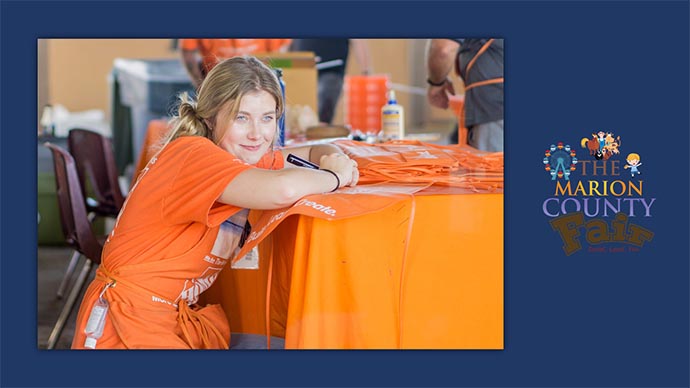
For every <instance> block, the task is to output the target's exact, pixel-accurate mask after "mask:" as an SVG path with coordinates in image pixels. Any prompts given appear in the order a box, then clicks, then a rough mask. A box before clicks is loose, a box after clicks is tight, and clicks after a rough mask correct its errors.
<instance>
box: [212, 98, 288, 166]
mask: <svg viewBox="0 0 690 388" xmlns="http://www.w3.org/2000/svg"><path fill="white" fill-rule="evenodd" d="M277 125H278V122H277V117H276V100H275V99H274V98H273V96H272V95H270V94H269V93H268V92H266V91H263V90H260V91H255V92H250V93H248V94H246V95H245V96H244V97H242V100H240V107H239V110H238V112H237V114H236V115H235V117H229V110H228V109H222V110H221V112H220V113H219V114H218V116H217V119H216V131H214V132H215V133H218V134H222V136H223V138H222V139H221V141H220V142H219V143H218V145H219V146H220V147H221V148H223V149H224V150H226V151H228V152H229V153H231V154H233V155H235V156H237V157H238V158H240V159H242V160H243V161H245V162H247V163H249V164H256V163H257V162H258V161H259V160H260V159H261V157H262V156H264V154H266V152H268V150H269V148H270V147H271V144H272V142H273V138H274V137H275V135H276V130H277Z"/></svg>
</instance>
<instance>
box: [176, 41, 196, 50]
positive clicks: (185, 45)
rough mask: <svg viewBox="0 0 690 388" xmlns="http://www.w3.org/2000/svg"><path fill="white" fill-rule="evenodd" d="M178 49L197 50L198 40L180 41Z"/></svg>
mask: <svg viewBox="0 0 690 388" xmlns="http://www.w3.org/2000/svg"><path fill="white" fill-rule="evenodd" d="M179 44H180V48H182V49H183V50H198V49H199V40H198V39H180V42H179Z"/></svg>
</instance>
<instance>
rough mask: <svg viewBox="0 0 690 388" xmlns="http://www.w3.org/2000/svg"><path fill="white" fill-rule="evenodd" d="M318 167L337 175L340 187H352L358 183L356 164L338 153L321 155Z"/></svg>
mask: <svg viewBox="0 0 690 388" xmlns="http://www.w3.org/2000/svg"><path fill="white" fill-rule="evenodd" d="M319 165H320V167H321V168H322V169H325V170H331V171H333V172H334V173H336V174H338V178H339V179H340V187H343V186H354V185H356V184H357V182H358V181H359V170H358V169H357V162H356V161H354V160H352V159H350V158H349V157H348V156H347V155H345V154H341V153H338V152H335V153H332V154H328V155H322V156H321V160H320V161H319Z"/></svg>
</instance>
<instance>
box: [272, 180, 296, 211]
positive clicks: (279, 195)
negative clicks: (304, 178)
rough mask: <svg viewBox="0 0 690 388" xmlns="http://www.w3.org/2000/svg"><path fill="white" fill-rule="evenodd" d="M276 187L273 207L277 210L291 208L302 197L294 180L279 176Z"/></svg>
mask: <svg viewBox="0 0 690 388" xmlns="http://www.w3.org/2000/svg"><path fill="white" fill-rule="evenodd" d="M278 181H279V182H278V187H277V189H276V192H275V197H274V200H275V205H276V207H278V208H283V207H288V206H292V204H294V203H295V202H297V200H299V199H300V198H301V197H302V194H301V192H300V190H299V188H298V187H297V185H296V184H295V182H294V180H291V179H289V178H288V177H285V176H281V177H279V178H278Z"/></svg>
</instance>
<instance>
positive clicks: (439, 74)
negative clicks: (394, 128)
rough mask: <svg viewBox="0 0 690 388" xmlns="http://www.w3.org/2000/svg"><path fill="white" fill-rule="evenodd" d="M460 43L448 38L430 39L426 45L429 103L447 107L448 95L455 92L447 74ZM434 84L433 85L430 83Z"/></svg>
mask: <svg viewBox="0 0 690 388" xmlns="http://www.w3.org/2000/svg"><path fill="white" fill-rule="evenodd" d="M459 48H460V44H459V43H458V42H456V41H453V40H450V39H430V40H429V42H428V46H427V79H428V82H429V87H428V89H427V97H428V99H429V102H430V103H431V105H433V106H435V107H438V108H442V109H448V105H449V104H448V95H447V94H446V93H449V94H451V95H454V94H455V89H454V88H453V83H452V82H450V80H449V79H448V75H449V74H450V72H451V70H452V69H453V65H454V64H455V58H456V56H457V53H458V49H459ZM432 84H434V85H432Z"/></svg>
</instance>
